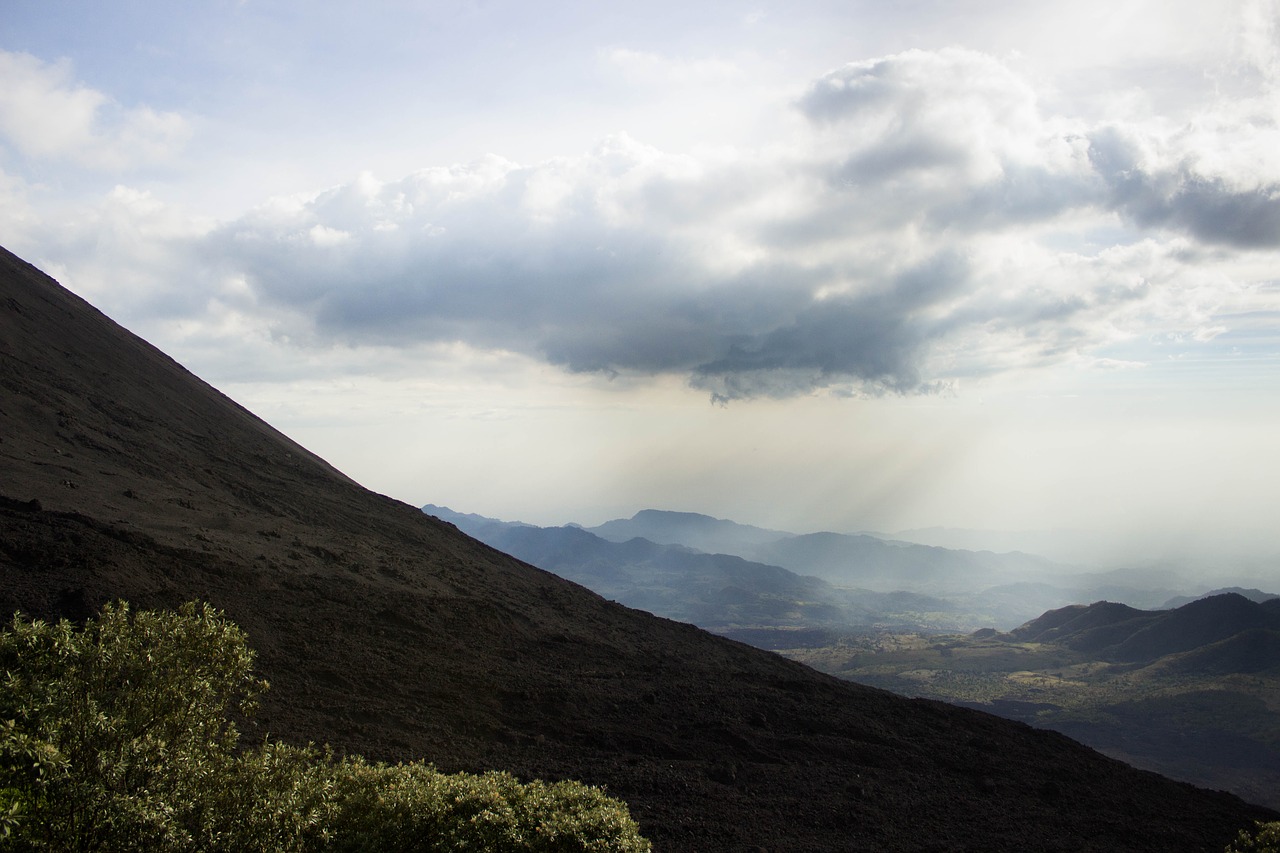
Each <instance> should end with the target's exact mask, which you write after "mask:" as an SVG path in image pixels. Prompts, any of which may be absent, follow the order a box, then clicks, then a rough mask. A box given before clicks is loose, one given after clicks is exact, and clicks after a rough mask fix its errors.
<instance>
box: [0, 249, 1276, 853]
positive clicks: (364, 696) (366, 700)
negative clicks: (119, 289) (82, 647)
mask: <svg viewBox="0 0 1280 853" xmlns="http://www.w3.org/2000/svg"><path fill="white" fill-rule="evenodd" d="M0 395H2V396H0V494H2V495H3V496H4V499H3V500H0V580H2V582H0V607H3V608H4V609H5V610H6V611H8V610H13V609H15V608H22V609H23V610H25V611H27V612H28V613H33V614H37V615H43V616H52V615H58V614H67V615H71V616H73V617H80V616H83V615H85V614H87V613H89V612H91V611H92V610H93V609H94V608H96V607H98V606H99V605H101V604H102V603H103V602H104V601H107V600H109V599H113V598H117V597H123V598H126V599H128V600H130V601H131V602H133V603H134V604H135V606H145V607H155V606H163V605H173V604H177V603H179V602H181V601H184V600H188V599H192V598H202V599H206V600H209V601H212V602H213V603H214V604H216V605H217V606H219V607H222V608H225V609H226V611H227V612H228V613H229V615H230V616H231V617H232V618H234V619H235V620H237V621H238V622H239V623H240V624H242V625H243V626H244V627H245V628H246V629H247V630H248V631H249V634H250V638H251V641H252V642H253V644H254V645H255V647H256V648H257V649H258V650H259V651H260V653H261V657H260V669H261V670H262V672H263V673H264V674H265V675H266V677H267V678H269V679H270V680H271V682H272V684H273V688H272V691H271V693H270V694H269V699H268V701H267V702H266V704H265V707H264V709H263V713H262V715H261V718H260V719H261V726H262V728H263V729H265V730H270V731H271V732H273V733H274V734H276V735H278V736H281V737H284V738H286V739H290V740H295V741H303V740H315V741H322V742H325V741H327V742H329V743H331V744H333V745H334V746H335V747H337V748H338V749H340V750H350V751H358V752H362V753H364V754H366V755H369V756H373V757H379V758H390V759H394V758H404V757H410V756H412V757H426V758H428V759H433V760H435V761H436V762H437V763H438V764H439V765H440V766H442V767H443V768H445V769H464V768H467V769H479V768H484V767H505V768H509V769H512V770H514V771H516V772H518V773H521V774H524V775H531V774H537V775H544V776H562V777H563V776H568V777H575V778H580V779H583V780H586V781H588V782H592V783H597V784H607V785H608V786H609V788H610V790H611V791H612V792H613V793H614V794H616V795H618V796H621V797H623V798H625V799H626V800H628V801H629V802H630V803H631V804H632V808H633V811H634V813H635V814H636V816H637V817H638V818H639V819H640V821H641V823H642V825H643V827H644V829H645V831H646V832H647V833H648V834H649V835H650V836H651V837H652V838H654V839H655V841H656V842H657V844H658V847H659V849H664V850H701V851H715V850H744V849H760V848H765V849H769V850H803V851H821V850H894V849H920V850H924V849H928V850H964V849H969V850H1018V851H1025V850H1107V851H1116V850H1162V851H1164V850H1214V851H1216V850H1220V849H1221V848H1222V847H1223V845H1224V844H1225V843H1226V842H1227V841H1228V840H1229V839H1230V838H1231V837H1232V835H1233V834H1234V832H1235V830H1236V829H1237V828H1239V827H1243V826H1245V825H1248V824H1249V823H1250V822H1251V821H1252V820H1253V819H1254V818H1259V817H1268V816H1270V815H1269V813H1266V812H1262V811H1261V810H1259V809H1255V808H1252V807H1248V806H1246V805H1244V804H1243V803H1241V802H1240V801H1239V800H1237V799H1235V798H1233V797H1229V796H1226V795H1219V794H1210V793H1206V792H1202V791H1198V790H1195V789H1192V788H1190V787H1187V786H1185V785H1180V784H1176V783H1172V782H1168V781H1166V780H1164V779H1161V778H1159V777H1155V776H1152V775H1149V774H1144V773H1140V772H1137V771H1133V770H1130V769H1129V768H1127V767H1125V766H1123V765H1120V764H1117V763H1116V762H1113V761H1111V760H1108V759H1105V758H1102V757H1101V756H1099V755H1097V754H1095V753H1093V752H1090V751H1089V750H1086V749H1084V748H1083V747H1080V746H1077V745H1076V744H1075V743H1073V742H1071V741H1068V740H1067V739H1066V738H1064V737H1062V736H1059V735H1055V734H1051V733H1047V732H1041V731H1035V730H1032V729H1030V728H1027V727H1024V726H1021V725H1018V724H1015V723H1009V722H1006V721H1002V720H999V719H997V718H995V717H991V716H987V715H983V714H979V713H975V712H969V711H964V710H961V709H957V708H951V707H948V706H945V705H940V704H935V703H930V702H922V701H908V700H904V699H900V698H897V697H894V696H892V695H890V694H887V693H882V692H879V691H875V690H871V689H867V688H861V687H858V686H855V685H850V684H845V683H842V682H839V681H837V680H835V679H832V678H828V677H825V676H822V675H819V674H817V673H815V672H812V671H810V670H808V669H805V668H803V667H801V666H799V665H797V664H793V663H790V662H788V661H785V660H783V659H781V658H779V657H776V656H773V655H770V654H768V653H765V652H759V651H756V650H753V649H751V648H748V647H746V646H743V645H739V644H736V643H733V642H729V641H726V640H722V639H718V638H715V637H712V636H711V635H709V634H705V633H703V632H701V631H698V630H696V629H693V628H691V627H688V626H685V625H681V624H676V623H672V622H667V621H663V620H660V619H657V618H654V617H652V616H648V615H645V614H642V613H639V612H636V611H631V610H627V609H625V608H623V607H621V606H618V605H615V604H611V603H609V602H607V601H604V600H603V599H601V598H599V597H597V596H595V595H593V594H591V593H589V592H587V591H585V590H583V589H582V588H580V587H577V586H574V585H572V584H570V583H568V582H565V581H562V580H560V579H558V578H555V577H554V576H552V575H550V574H547V573H544V572H541V571H538V570H536V569H533V568H531V567H529V566H527V565H525V564H523V563H520V562H519V561H517V560H515V559H514V558H511V557H507V556H505V555H503V554H501V553H499V552H496V551H493V550H491V549H489V548H487V547H485V546H483V545H480V544H479V543H477V542H475V541H474V540H471V539H468V538H467V537H465V536H463V535H461V534H460V533H459V532H458V531H457V530H456V529H455V528H453V527H451V526H449V525H446V524H444V523H442V522H439V521H436V520H433V519H431V518H429V517H426V516H424V515H423V514H422V513H420V512H419V511H418V510H417V509H415V508H413V507H410V506H407V505H404V504H400V503H397V502H395V501H392V500H390V499H388V498H385V497H381V496H378V495H375V494H372V493H370V492H368V491H366V490H365V489H362V488H360V487H359V486H358V485H356V484H355V483H353V482H351V481H350V480H348V479H347V478H345V477H343V476H342V475H341V474H339V473H338V472H336V471H334V470H333V469H332V468H330V467H329V466H328V465H326V464H325V463H324V462H322V461H321V460H319V459H317V458H315V457H314V456H312V455H311V454H309V453H307V452H306V451H305V450H303V449H302V448H300V447H298V446H297V445H296V444H294V443H292V442H290V441H289V440H288V439H286V438H284V437H282V436H281V435H279V434H278V433H276V432H275V431H274V430H272V429H271V428H270V427H268V426H266V425H265V424H263V423H261V422H260V421H258V420H257V419H255V418H254V417H253V416H252V415H250V414H249V413H247V412H245V411H244V410H243V409H241V408H239V407H238V406H236V405H235V404H233V403H231V402H230V401H228V400H227V399H226V398H224V397H223V396H221V395H220V394H218V393H217V392H216V391H214V390H212V389H211V388H209V387H208V386H206V385H204V384H203V383H201V382H200V381H199V380H197V379H195V378H194V377H192V376H191V375H190V374H188V373H187V372H186V371H184V370H183V369H182V368H181V367H179V366H178V365H177V364H175V363H174V362H173V361H171V360H170V359H168V358H167V357H165V356H164V355H163V354H161V353H159V352H157V351H156V350H154V349H153V348H151V347H150V346H148V345H147V344H145V343H144V342H142V341H140V340H138V339H137V338H135V337H133V336H131V335H129V334H128V333H127V332H125V331H124V330H122V329H120V328H119V327H118V326H116V325H115V324H114V323H112V322H111V321H109V320H108V319H106V318H105V317H103V316H102V315H101V314H99V313H98V312H97V311H95V310H94V309H92V308H91V307H89V306H88V305H86V304H85V303H84V302H83V301H81V300H79V299H78V298H76V297H74V296H72V295H71V294H69V293H67V292H66V291H64V290H63V289H61V288H60V287H59V286H58V285H57V284H56V283H55V282H54V281H52V280H51V279H49V278H47V277H46V276H44V275H43V274H41V273H39V272H38V271H37V270H35V269H34V268H33V267H30V266H28V265H26V264H24V263H23V262H21V261H20V260H18V259H16V258H14V257H13V256H11V255H9V254H7V253H3V254H0Z"/></svg>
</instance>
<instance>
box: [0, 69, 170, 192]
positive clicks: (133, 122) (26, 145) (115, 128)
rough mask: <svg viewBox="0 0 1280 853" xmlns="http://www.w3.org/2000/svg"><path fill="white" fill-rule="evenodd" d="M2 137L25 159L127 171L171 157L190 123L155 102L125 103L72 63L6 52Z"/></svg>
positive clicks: (0, 98)
mask: <svg viewBox="0 0 1280 853" xmlns="http://www.w3.org/2000/svg"><path fill="white" fill-rule="evenodd" d="M0 80H3V81H4V84H3V85H2V86H0V140H2V141H3V142H4V144H6V145H8V146H11V147H12V148H13V149H15V150H16V151H17V152H18V153H19V154H21V155H22V156H23V157H26V158H28V159H33V160H47V161H54V162H59V161H61V162H71V163H74V164H76V165H79V166H86V167H90V168H95V169H113V170H114V169H121V168H128V167H133V166H138V165H143V164H148V163H153V162H155V161H156V160H158V159H160V160H162V159H165V158H168V157H170V156H171V155H172V154H173V153H174V152H175V151H176V150H178V149H180V148H181V147H182V146H183V145H184V144H185V143H186V141H187V140H188V138H189V137H190V134H191V128H190V124H189V122H188V121H187V120H186V119H185V118H183V117H182V116H181V115H179V114H177V113H173V112H161V111H157V110H154V109H151V108H150V107H148V106H145V105H142V106H134V107H125V106H123V105H121V104H118V103H116V102H115V101H114V100H113V99H111V98H110V97H108V96H107V95H105V94H104V93H102V92H99V91H97V90H96V89H92V88H90V87H88V86H84V85H82V84H80V83H78V82H76V80H75V78H74V74H73V70H72V67H71V64H70V63H69V62H67V61H61V62H55V63H46V62H43V61H42V60H40V59H37V58H36V57H34V56H31V55H30V54H27V53H14V52H10V51H5V50H0Z"/></svg>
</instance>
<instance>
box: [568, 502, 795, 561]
mask: <svg viewBox="0 0 1280 853" xmlns="http://www.w3.org/2000/svg"><path fill="white" fill-rule="evenodd" d="M586 529H587V530H588V531H590V532H591V533H594V534H595V535H596V536H599V537H600V538H601V539H608V540H609V541H611V542H626V541H627V540H628V539H637V538H639V539H648V540H649V541H650V542H656V543H657V544H659V545H685V546H687V547H689V548H696V549H697V550H699V551H704V552H706V553H708V554H734V555H737V556H739V557H742V556H745V555H746V553H747V552H749V551H750V550H751V549H754V548H756V547H758V546H760V545H763V544H765V543H768V542H775V541H777V540H779V539H787V538H790V537H791V536H794V535H795V534H793V533H785V532H783V531H780V530H766V529H765V528H763V527H753V526H751V525H749V524H738V523H737V522H736V521H729V520H727V519H723V518H712V517H711V516H709V515H701V514H700V513H696V512H671V511H668V510H658V509H644V510H641V511H640V512H637V513H636V514H635V515H633V516H631V518H616V519H614V520H612V521H606V522H605V523H604V524H601V525H598V526H596V527H588V528H586Z"/></svg>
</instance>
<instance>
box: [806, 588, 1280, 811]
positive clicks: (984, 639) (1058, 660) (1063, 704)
mask: <svg viewBox="0 0 1280 853" xmlns="http://www.w3.org/2000/svg"><path fill="white" fill-rule="evenodd" d="M1261 597H1262V598H1264V599H1265V600H1264V601H1262V602H1257V601H1251V600H1250V599H1248V598H1246V597H1244V596H1242V595H1238V594H1235V593H1225V594H1219V595H1215V596H1211V597H1209V598H1205V599H1199V600H1195V601H1192V602H1190V603H1187V604H1184V605H1183V606H1181V607H1179V608H1176V609H1174V610H1161V611H1143V610H1137V609H1135V608H1132V607H1126V606H1124V605H1121V604H1115V603H1111V602H1097V603H1094V604H1090V605H1077V606H1072V607H1064V608H1059V609H1056V610H1053V611H1050V612H1047V613H1045V614H1043V615H1041V616H1040V617H1038V618H1037V619H1034V620H1032V621H1030V622H1028V623H1027V624H1025V625H1023V626H1020V627H1019V628H1017V629H1015V630H1014V631H1011V632H1008V633H1005V634H1001V633H999V632H993V631H983V632H980V633H977V634H974V635H971V636H968V637H936V636H935V637H931V638H928V639H927V640H923V639H921V638H919V637H916V638H909V637H903V638H898V639H896V640H894V641H890V640H887V639H885V638H880V639H879V646H878V647H876V648H873V647H871V646H870V645H869V644H864V645H863V646H862V647H861V648H859V647H856V646H852V645H851V644H850V643H848V641H847V640H842V641H835V642H829V643H828V645H827V647H826V648H823V647H821V646H820V645H819V644H817V643H810V644H808V646H806V647H803V648H796V649H792V650H789V651H788V652H787V654H788V655H789V656H791V657H794V658H796V659H799V660H804V661H807V662H808V663H810V664H812V665H814V666H817V667H819V668H821V669H824V670H826V671H828V672H832V673H837V674H839V675H841V676H842V677H845V678H849V679H852V680H855V681H859V682H863V683H868V684H875V685H877V686H881V687H886V688H889V689H892V690H895V691H897V692H900V693H904V694H907V695H912V696H928V697H930V698H935V699H946V700H949V701H953V702H957V703H960V704H964V705H966V706H968V707H977V708H983V709H986V710H991V711H993V712H994V713H998V714H1001V715H1004V716H1007V717H1010V718H1012V719H1015V720H1022V721H1024V722H1027V723H1030V724H1032V725H1036V726H1043V727H1047V728H1052V729H1054V730H1057V731H1061V732H1063V733H1065V734H1069V735H1070V736H1072V737H1075V738H1078V739H1080V740H1081V741H1083V742H1085V743H1087V744H1089V745H1090V746H1093V747H1095V748H1097V749H1101V750H1103V751H1105V752H1107V753H1108V754H1110V755H1113V756H1115V757H1117V758H1121V759H1123V760H1125V761H1129V762H1132V763H1134V764H1137V765H1138V766H1141V767H1145V768H1147V769H1151V770H1156V771H1158V772H1161V773H1166V774H1169V775H1172V776H1175V777H1176V778H1181V779H1185V780H1187V781H1190V782H1194V783H1196V784H1200V785H1206V786H1212V787H1220V788H1225V789H1228V790H1231V791H1234V792H1236V793H1239V794H1241V795H1242V796H1247V797H1249V798H1251V799H1253V800H1255V801H1257V802H1260V803H1265V804H1268V805H1271V806H1275V807H1280V793H1278V792H1280V710H1277V709H1276V708H1275V696H1276V695H1278V694H1280V599H1276V598H1272V597H1269V596H1261Z"/></svg>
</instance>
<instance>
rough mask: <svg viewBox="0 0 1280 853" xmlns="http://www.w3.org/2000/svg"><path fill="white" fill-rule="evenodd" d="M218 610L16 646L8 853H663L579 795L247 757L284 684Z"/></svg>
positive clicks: (271, 748) (2, 754)
mask: <svg viewBox="0 0 1280 853" xmlns="http://www.w3.org/2000/svg"><path fill="white" fill-rule="evenodd" d="M253 661H254V655H253V652H252V651H251V650H250V649H249V647H248V644H247V642H246V638H245V635H244V633H243V632H242V631H241V630H240V629H239V628H238V627H237V626H236V625H234V624H233V623H231V622H230V621H228V620H227V619H226V618H225V616H224V614H222V613H221V612H219V611H217V610H215V609H214V608H212V607H210V606H208V605H201V606H197V605H195V604H188V605H186V606H184V607H183V608H182V609H181V610H180V611H178V612H139V613H132V612H130V610H129V608H128V606H127V605H125V604H118V605H114V606H108V607H106V608H104V609H103V611H102V613H101V615H100V616H99V618H98V619H96V620H90V621H89V622H87V623H86V624H85V625H84V627H83V628H77V627H75V626H73V625H72V624H70V623H68V622H66V621H63V622H59V623H57V624H49V623H45V622H41V621H29V620H25V619H23V618H22V617H21V616H15V617H14V619H13V622H12V624H11V625H10V627H9V628H8V629H7V630H4V631H2V632H0V673H3V680H2V681H0V685H2V686H0V849H3V850H15V851H35V850H59V851H144V850H145V851H165V852H166V853H167V851H264V853H265V851H313V850H315V851H319V850H325V851H351V853H358V852H359V853H363V851H370V852H371V851H427V850H433V851H436V850H491V851H512V853H515V851H530V853H541V851H546V853H571V852H572V853H577V851H619V853H631V851H648V850H649V849H650V847H649V843H648V842H647V841H646V840H645V839H643V838H642V837H641V836H640V834H639V831H638V828H637V826H636V824H635V822H634V821H633V820H632V819H631V816H630V814H629V813H628V811H627V808H626V806H625V805H624V804H623V803H621V802H619V801H617V800H614V799H611V798H610V797H608V796H606V795H605V794H604V793H603V792H602V791H600V790H599V789H596V788H591V787H588V786H586V785H582V784H579V783H576V782H557V783H546V782H541V781H533V782H530V783H527V784H524V783H521V782H519V781H518V780H516V779H515V778H514V777H512V776H510V775H508V774H505V773H485V774H482V775H470V774H444V773H440V772H438V771H436V770H435V769H434V768H432V767H431V766H430V765H427V764H423V763H420V762H414V763H409V764H398V765H386V764H379V763H373V762H368V761H365V760H364V759H362V758H359V757H353V758H344V759H335V758H334V757H333V756H331V755H330V754H329V753H328V751H327V750H320V749H317V748H316V747H314V746H307V747H295V746H290V745H287V744H283V743H278V742H271V741H266V742H264V743H263V744H262V745H261V746H258V747H255V748H243V747H242V746H241V745H240V743H239V740H240V734H239V731H238V730H237V728H236V726H235V723H234V721H233V720H234V718H235V717H237V716H240V715H247V714H250V713H252V711H253V710H254V708H255V706H256V700H257V697H258V696H259V694H261V692H262V691H263V690H265V689H266V686H267V685H266V683H265V682H264V681H262V680H260V679H258V678H256V677H255V676H254V674H253Z"/></svg>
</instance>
